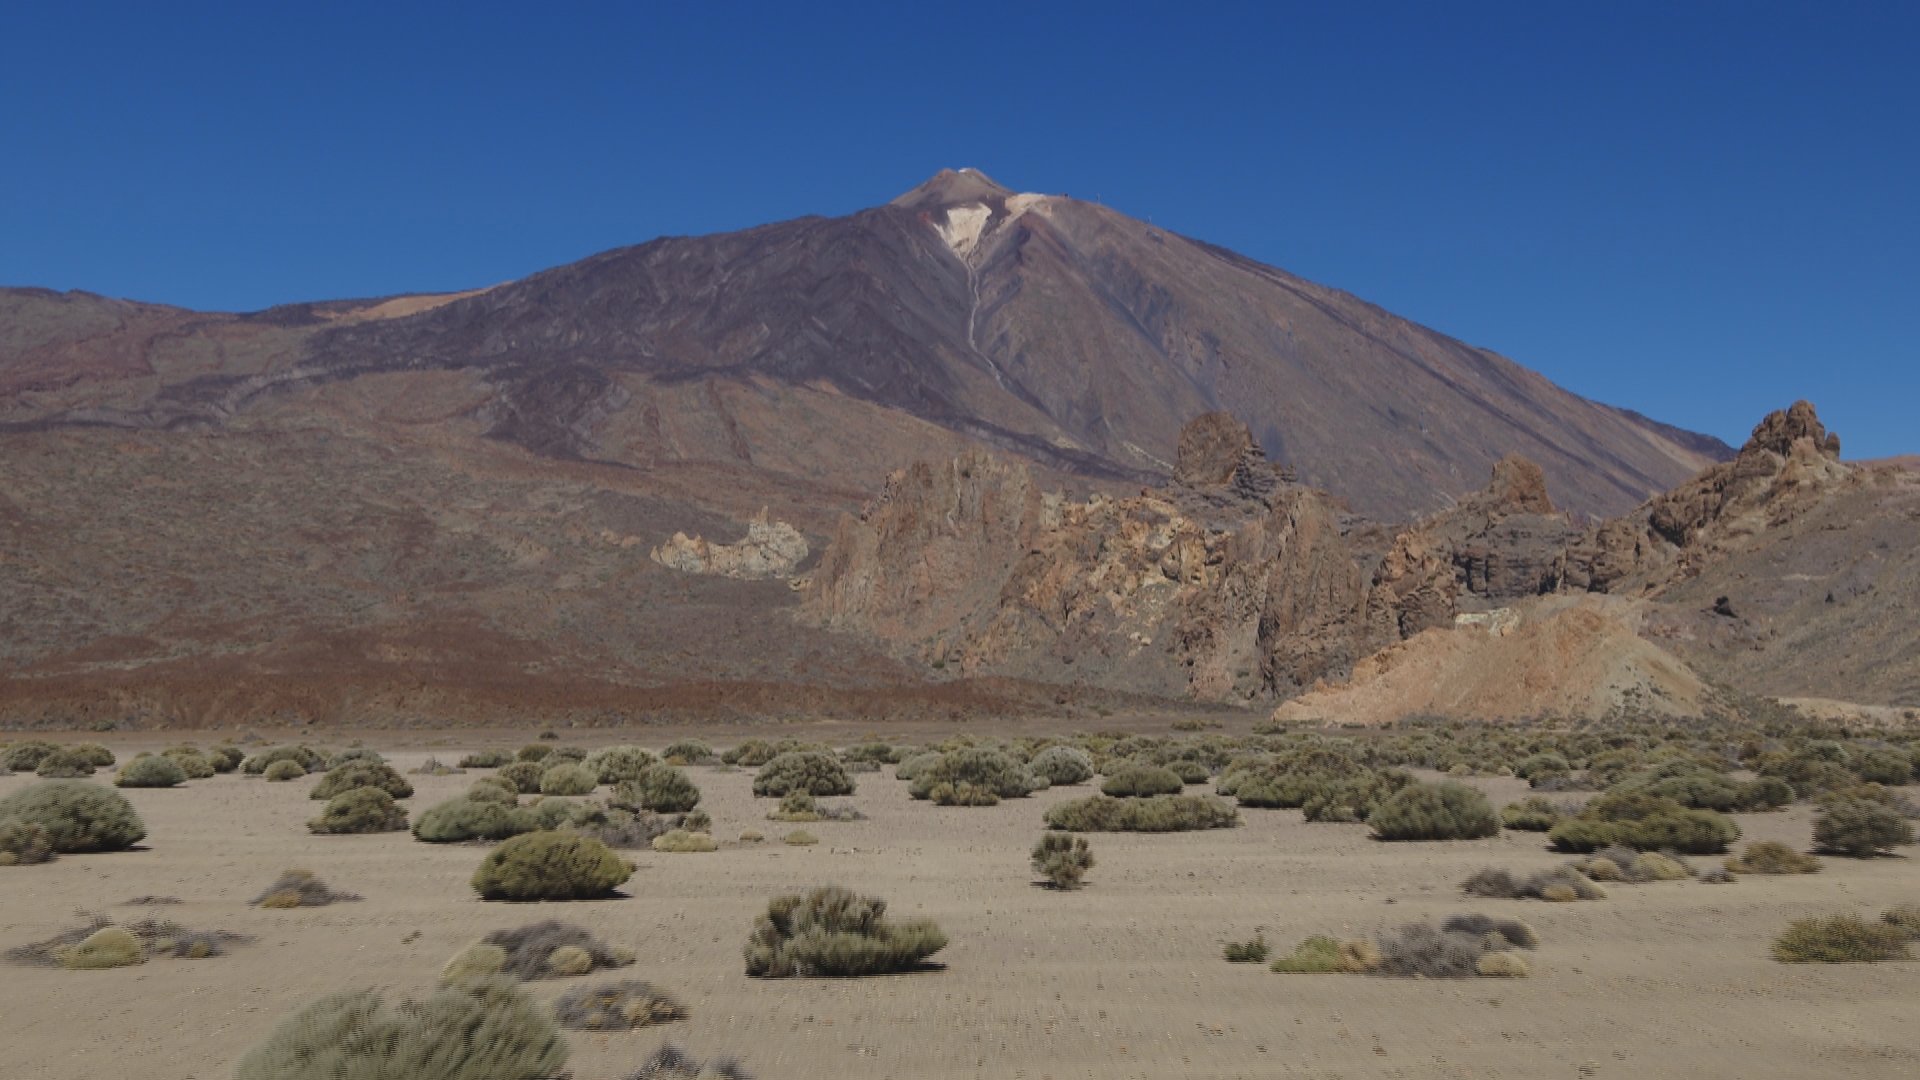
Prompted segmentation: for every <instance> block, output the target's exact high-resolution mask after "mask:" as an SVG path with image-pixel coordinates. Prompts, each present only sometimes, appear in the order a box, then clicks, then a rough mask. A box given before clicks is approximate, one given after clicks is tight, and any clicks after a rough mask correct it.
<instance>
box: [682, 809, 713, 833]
mask: <svg viewBox="0 0 1920 1080" xmlns="http://www.w3.org/2000/svg"><path fill="white" fill-rule="evenodd" d="M679 824H680V827H681V828H683V829H685V830H687V831H688V832H712V831H713V816H712V815H711V814H708V813H707V812H706V811H705V810H694V811H691V812H690V813H685V814H681V815H680V822H679Z"/></svg>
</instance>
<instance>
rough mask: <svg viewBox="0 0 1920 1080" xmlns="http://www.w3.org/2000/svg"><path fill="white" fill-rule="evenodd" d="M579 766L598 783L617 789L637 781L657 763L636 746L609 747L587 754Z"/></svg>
mask: <svg viewBox="0 0 1920 1080" xmlns="http://www.w3.org/2000/svg"><path fill="white" fill-rule="evenodd" d="M580 764H581V765H583V766H585V767H586V769H587V771H588V772H590V773H592V774H593V776H594V779H596V780H598V781H599V782H600V783H602V784H612V785H614V786H616V787H617V786H619V785H621V784H624V783H627V782H629V781H632V780H638V779H639V778H640V775H641V774H642V773H644V772H646V771H647V770H648V769H649V768H652V767H653V766H654V765H656V764H658V762H656V761H655V760H654V758H653V755H652V754H651V753H649V752H647V751H646V750H645V749H643V748H641V747H638V746H609V747H606V748H605V749H602V750H595V751H594V752H593V753H591V754H588V755H587V756H586V759H585V760H583V761H581V762H580ZM650 809H651V808H650Z"/></svg>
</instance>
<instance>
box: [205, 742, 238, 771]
mask: <svg viewBox="0 0 1920 1080" xmlns="http://www.w3.org/2000/svg"><path fill="white" fill-rule="evenodd" d="M206 757H207V760H208V761H210V762H212V763H213V771H214V772H217V773H230V772H232V771H234V770H235V769H238V768H239V767H240V763H241V762H242V761H245V760H246V757H247V755H246V753H245V752H243V751H242V750H241V749H240V748H239V747H237V746H231V745H224V744H223V745H221V746H216V747H214V748H213V749H211V750H209V751H207V754H206Z"/></svg>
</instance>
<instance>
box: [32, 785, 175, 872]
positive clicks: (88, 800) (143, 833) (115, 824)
mask: <svg viewBox="0 0 1920 1080" xmlns="http://www.w3.org/2000/svg"><path fill="white" fill-rule="evenodd" d="M0 821H17V822H20V823H22V824H27V825H38V826H40V827H41V828H43V829H45V830H46V832H47V840H48V842H49V843H50V844H51V845H52V848H53V850H54V851H57V852H60V853H62V854H70V853H78V852H87V851H121V850H124V849H126V848H130V847H132V846H133V845H135V844H137V843H139V842H140V841H142V840H144V839H146V837H147V827H146V826H145V825H143V824H141V822H140V815H138V814H136V813H134V812H133V804H132V803H130V802H128V801H127V800H126V797H125V796H123V795H121V794H120V793H119V792H117V791H110V790H108V789H107V788H104V787H101V786H100V785H98V784H90V783H87V782H86V781H84V780H48V781H45V782H43V783H38V784H32V785H30V786H28V787H24V788H21V789H20V790H19V791H16V792H14V793H13V794H11V795H9V796H7V797H6V798H4V799H0Z"/></svg>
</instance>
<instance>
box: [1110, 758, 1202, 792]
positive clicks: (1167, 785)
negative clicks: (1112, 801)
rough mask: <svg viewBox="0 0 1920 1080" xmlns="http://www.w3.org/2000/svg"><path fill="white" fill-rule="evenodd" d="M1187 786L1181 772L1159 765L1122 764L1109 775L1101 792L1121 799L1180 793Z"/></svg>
mask: <svg viewBox="0 0 1920 1080" xmlns="http://www.w3.org/2000/svg"><path fill="white" fill-rule="evenodd" d="M1184 787H1186V783H1185V781H1183V780H1181V779H1180V774H1178V773H1176V772H1174V771H1173V770H1172V769H1168V768H1163V767H1162V766H1159V765H1140V764H1130V765H1122V766H1121V767H1119V768H1118V769H1115V770H1114V771H1113V772H1111V773H1109V774H1108V775H1107V778H1106V780H1105V781H1103V782H1102V783H1101V784H1100V793H1101V794H1103V795H1112V796H1114V797H1115V798H1120V799H1138V798H1146V797H1147V796H1150V795H1178V794H1180V791H1181V789H1182V788H1184Z"/></svg>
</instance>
